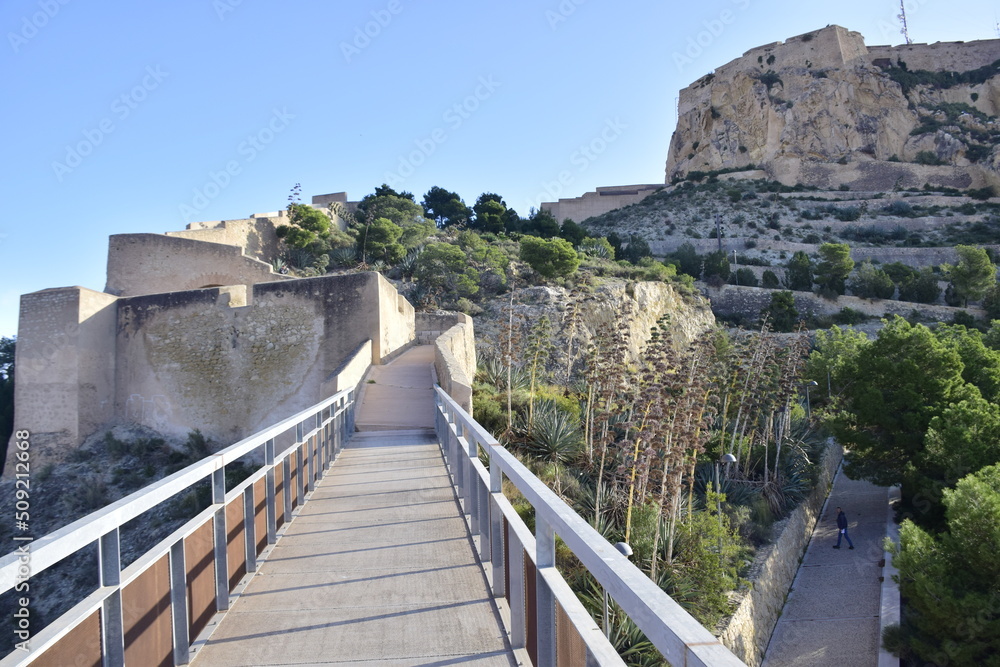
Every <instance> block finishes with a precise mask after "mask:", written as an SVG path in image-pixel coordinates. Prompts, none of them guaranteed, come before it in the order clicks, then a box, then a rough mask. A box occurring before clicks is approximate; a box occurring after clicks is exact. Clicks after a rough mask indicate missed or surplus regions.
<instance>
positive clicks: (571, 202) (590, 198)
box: [540, 183, 663, 222]
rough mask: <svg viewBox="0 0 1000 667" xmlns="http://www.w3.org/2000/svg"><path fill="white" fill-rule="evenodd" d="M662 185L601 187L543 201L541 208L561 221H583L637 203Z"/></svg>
mask: <svg viewBox="0 0 1000 667" xmlns="http://www.w3.org/2000/svg"><path fill="white" fill-rule="evenodd" d="M662 187H663V184H662V183H653V184H646V185H617V186H610V187H601V188H597V190H596V191H594V192H587V193H584V194H583V195H582V196H580V197H575V198H565V199H560V200H559V201H557V202H542V204H541V205H540V208H541V209H542V210H543V211H548V212H549V213H551V214H552V217H554V218H555V219H556V220H558V221H559V222H562V221H563V220H565V219H566V218H569V219H570V220H572V221H573V222H583V221H584V220H586V219H587V218H590V217H593V216H597V215H603V214H604V213H607V212H608V211H613V210H615V209H616V208H621V207H623V206H628V205H630V204H637V203H638V202H640V201H642V200H643V199H645V198H646V197H648V196H649V195H651V194H653V193H654V192H656V191H657V190H659V189H661V188H662Z"/></svg>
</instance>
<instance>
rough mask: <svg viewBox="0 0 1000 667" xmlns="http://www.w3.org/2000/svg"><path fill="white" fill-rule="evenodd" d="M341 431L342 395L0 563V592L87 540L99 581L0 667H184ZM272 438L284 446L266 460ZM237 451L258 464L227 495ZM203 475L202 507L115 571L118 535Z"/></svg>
mask: <svg viewBox="0 0 1000 667" xmlns="http://www.w3.org/2000/svg"><path fill="white" fill-rule="evenodd" d="M353 430H354V389H347V390H344V391H341V392H339V393H337V394H335V395H334V396H331V397H330V398H328V399H326V400H324V401H321V402H320V403H317V404H316V405H314V406H312V407H310V408H308V409H306V410H303V411H302V412H299V413H298V414H296V415H293V416H292V417H289V418H288V419H285V420H283V421H281V422H279V423H277V424H275V425H273V426H270V427H268V428H266V429H264V430H262V431H260V432H258V433H256V434H254V435H252V436H250V437H248V438H245V439H244V440H241V441H240V442H237V443H236V444H234V445H231V446H230V447H227V448H225V449H223V450H221V451H219V452H218V453H216V454H213V455H211V456H208V457H206V458H204V459H202V460H201V461H199V462H197V463H194V464H192V465H190V466H188V467H186V468H184V469H183V470H180V471H178V472H176V473H174V474H172V475H170V476H168V477H165V478H164V479H162V480H160V481H158V482H156V483H154V484H151V485H149V486H147V487H145V488H143V489H140V490H139V491H136V492H135V493H133V494H131V495H129V496H127V497H125V498H123V499H121V500H119V501H117V502H115V503H113V504H111V505H109V506H107V507H105V508H104V509H101V510H98V511H97V512H94V513H92V514H89V515H87V516H85V517H83V518H82V519H79V520H78V521H75V522H73V523H71V524H69V525H68V526H65V527H63V528H61V529H59V530H57V531H55V532H53V533H51V534H49V535H46V536H45V537H42V538H39V539H36V540H34V541H33V542H30V543H27V548H26V549H25V550H24V551H22V552H21V553H18V552H15V553H12V554H8V555H7V556H4V557H3V558H2V559H0V593H4V592H7V591H9V590H11V589H12V588H14V587H15V586H16V585H18V584H19V583H22V582H25V581H27V582H28V584H29V586H30V578H29V577H30V576H32V575H35V574H37V573H39V572H41V571H43V570H45V569H46V568H48V567H50V566H52V565H54V564H56V563H58V562H59V561H61V560H62V559H64V558H66V557H69V556H72V555H74V554H76V553H77V552H79V551H80V550H81V549H84V548H86V547H88V546H90V545H93V544H94V543H95V542H96V543H97V545H98V555H99V564H98V568H99V575H100V577H99V582H100V583H99V585H98V589H97V590H96V591H94V592H93V593H91V594H89V595H88V596H86V597H85V598H84V599H83V600H82V601H80V602H78V603H77V604H76V605H75V606H73V607H72V608H71V609H70V610H69V611H67V612H66V613H65V614H63V615H62V616H61V617H59V618H58V619H57V620H55V621H54V622H52V623H51V624H49V625H48V626H47V627H45V628H44V629H43V630H41V631H40V632H38V633H36V634H35V635H34V636H32V637H31V638H30V641H29V643H28V647H29V650H28V651H24V650H20V649H15V650H14V651H13V652H12V653H11V654H9V655H7V656H6V657H5V658H4V659H3V660H2V661H0V667H6V666H8V665H28V664H31V663H33V662H35V661H36V660H41V661H42V662H44V663H45V664H95V663H97V662H100V663H102V664H103V665H123V664H163V663H164V662H167V663H170V662H172V663H173V664H174V665H186V664H188V662H189V659H190V656H191V643H192V641H193V638H195V637H197V636H198V634H199V633H200V632H201V631H202V630H203V629H204V628H205V626H206V625H207V624H208V622H209V620H211V618H212V616H214V614H215V613H216V612H221V611H225V610H227V609H229V605H230V595H231V592H232V591H233V589H234V587H235V586H236V585H237V584H238V583H239V581H240V579H241V578H242V577H243V575H244V574H247V573H252V572H255V571H256V569H257V564H258V557H259V556H260V555H261V552H262V551H263V550H264V549H265V548H266V547H267V546H268V545H273V544H274V543H275V542H276V540H277V536H278V535H277V533H278V529H279V528H280V527H281V526H282V525H284V524H286V523H288V522H289V521H290V520H291V519H292V513H293V510H294V509H295V508H296V507H297V506H299V505H301V504H302V503H304V502H305V500H306V494H307V493H309V492H311V491H312V490H313V488H314V486H315V484H316V482H317V481H318V480H319V479H321V478H322V477H323V476H324V474H325V473H326V471H327V469H328V468H329V466H330V465H331V464H332V463H333V461H334V459H335V458H336V457H337V455H338V454H339V453H340V450H341V448H342V446H343V444H344V443H345V441H346V438H347V435H348V434H349V433H351V432H352V431H353ZM276 439H277V440H279V441H280V442H281V443H286V442H287V443H289V444H288V446H287V447H285V448H284V449H282V451H276V446H275V444H276V443H275V440H276ZM248 454H249V455H255V458H258V460H260V459H262V460H263V462H264V463H263V465H261V466H260V467H259V468H258V469H257V470H256V471H255V472H254V473H253V474H251V475H250V476H249V477H248V478H247V479H246V480H244V481H243V482H241V483H240V484H238V485H237V486H235V487H234V488H233V489H231V490H230V491H228V492H227V491H226V478H225V473H226V466H227V465H228V464H231V463H233V462H235V461H237V460H238V459H241V458H242V457H245V456H247V455H248ZM207 478H211V486H212V505H211V506H210V507H208V508H207V509H205V510H204V511H202V512H200V513H199V514H198V515H197V516H195V517H194V518H192V519H191V520H189V521H188V522H187V523H185V524H184V525H183V526H181V527H180V528H178V529H177V530H176V531H174V532H173V533H171V534H170V535H169V536H168V537H167V538H165V539H164V540H163V541H161V542H160V543H159V544H157V545H156V546H154V547H153V548H152V549H150V550H149V551H147V552H146V553H144V554H143V555H142V556H140V557H139V558H138V559H137V560H136V561H135V562H133V563H132V564H131V565H129V566H128V567H126V568H125V569H124V570H122V569H121V558H120V530H121V527H122V526H123V525H124V524H126V523H127V522H129V521H131V520H133V519H135V518H137V517H140V516H141V515H143V514H144V513H145V512H147V511H149V510H151V509H154V508H156V507H157V506H159V505H161V504H162V503H164V502H166V501H168V500H170V499H171V498H174V497H176V496H177V494H179V493H183V492H185V491H187V490H189V489H191V488H192V486H193V485H194V484H196V483H198V482H200V481H202V480H205V479H207Z"/></svg>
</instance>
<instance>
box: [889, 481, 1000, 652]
mask: <svg viewBox="0 0 1000 667" xmlns="http://www.w3.org/2000/svg"><path fill="white" fill-rule="evenodd" d="M944 504H945V507H946V515H947V528H948V530H947V532H945V533H943V534H941V535H937V536H935V535H933V534H930V533H928V532H927V531H925V530H924V529H923V528H921V527H919V526H917V525H916V524H914V523H913V522H911V521H905V522H904V523H903V524H902V526H900V531H899V537H900V545H899V550H898V553H897V555H896V557H895V558H894V565H895V566H896V567H897V568H899V587H900V593H901V594H902V595H903V597H904V598H905V599H906V600H907V606H906V614H905V615H904V616H903V623H902V625H901V627H900V628H899V630H898V633H887V637H886V644H887V645H888V647H889V648H891V649H894V651H895V652H897V653H898V654H900V656H901V657H905V658H908V659H909V660H911V661H912V660H913V659H914V658H916V659H917V660H919V661H921V662H922V661H927V662H928V663H933V664H937V665H998V664H1000V660H998V656H1000V588H998V587H997V582H1000V466H998V465H992V466H989V467H985V468H983V469H982V470H980V471H978V472H976V473H974V474H972V475H969V476H967V477H965V478H963V479H962V480H961V481H959V482H958V484H957V485H956V487H955V489H954V490H951V489H948V490H945V491H944Z"/></svg>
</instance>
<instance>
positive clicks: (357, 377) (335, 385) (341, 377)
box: [320, 340, 372, 396]
mask: <svg viewBox="0 0 1000 667" xmlns="http://www.w3.org/2000/svg"><path fill="white" fill-rule="evenodd" d="M371 365H372V342H371V341H370V340H366V341H365V342H364V343H362V344H361V345H360V346H358V349H357V350H355V351H354V354H352V355H351V356H350V357H348V358H347V359H346V360H345V361H344V362H343V363H342V364H341V365H340V368H338V369H337V370H335V371H334V372H333V373H332V374H331V375H330V376H328V377H327V378H326V379H325V380H324V381H323V386H322V388H321V390H320V394H321V395H323V396H333V395H334V394H336V393H337V392H338V391H343V390H344V389H349V388H351V387H357V386H358V383H359V382H361V379H362V378H363V377H364V375H365V373H366V372H368V369H369V368H370V367H371Z"/></svg>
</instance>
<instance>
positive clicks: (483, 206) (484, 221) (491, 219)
mask: <svg viewBox="0 0 1000 667" xmlns="http://www.w3.org/2000/svg"><path fill="white" fill-rule="evenodd" d="M475 211H476V219H475V220H474V221H473V223H472V227H473V228H474V229H476V230H477V231H481V232H488V233H491V234H499V233H500V232H502V231H504V229H505V228H506V223H505V220H504V216H505V214H506V213H507V209H506V208H505V207H504V205H503V204H502V203H500V202H498V201H495V200H493V199H488V200H486V201H483V202H477V203H476V206H475Z"/></svg>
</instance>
